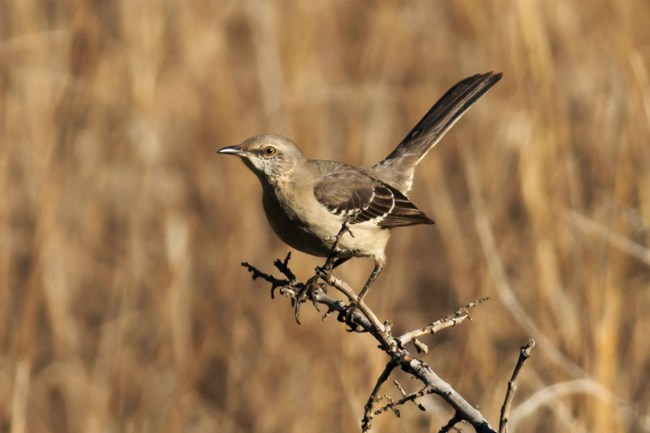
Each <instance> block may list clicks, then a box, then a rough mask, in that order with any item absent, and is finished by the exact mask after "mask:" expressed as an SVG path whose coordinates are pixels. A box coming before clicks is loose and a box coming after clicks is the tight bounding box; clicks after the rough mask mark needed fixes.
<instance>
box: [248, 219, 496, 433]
mask: <svg viewBox="0 0 650 433" xmlns="http://www.w3.org/2000/svg"><path fill="white" fill-rule="evenodd" d="M344 233H345V230H344V228H342V229H341V232H339V235H337V238H338V239H340V236H342V235H343V234H344ZM290 258H291V256H290V255H287V257H286V258H285V259H284V260H276V261H275V262H274V265H275V267H276V268H277V269H278V270H279V271H280V272H281V273H282V275H283V276H284V278H282V279H281V278H276V277H274V276H272V275H270V274H267V273H264V272H262V271H260V270H258V269H257V268H255V267H254V266H252V265H250V264H248V263H242V265H243V266H245V267H246V268H247V269H248V271H249V272H251V274H252V277H253V279H257V278H261V279H263V280H265V281H267V282H269V283H270V284H271V294H272V295H273V294H274V291H275V290H276V289H279V291H280V293H281V294H283V295H285V296H287V297H289V298H290V300H291V302H292V304H293V305H294V308H297V307H296V304H300V303H301V302H304V300H305V299H306V298H308V299H310V300H311V301H312V302H313V303H314V306H315V307H318V305H324V306H326V307H327V312H326V313H325V315H324V318H325V317H327V316H328V315H329V314H330V313H332V312H335V311H336V312H338V313H339V315H338V320H339V321H341V322H344V323H346V324H347V325H349V326H350V328H351V329H352V330H355V331H360V332H367V333H369V334H370V335H372V336H373V337H374V338H375V339H376V340H377V341H378V342H379V343H380V345H379V347H380V349H381V350H382V351H383V352H384V353H386V354H387V355H388V356H389V358H390V361H389V362H388V364H387V365H386V367H385V368H384V371H383V372H382V373H381V375H380V376H379V378H378V379H377V382H376V384H375V387H374V388H373V390H372V392H371V394H370V397H369V398H368V401H367V403H366V405H365V408H364V417H363V420H362V429H363V432H368V431H370V429H371V421H372V419H373V417H374V416H376V415H379V414H381V413H384V412H386V411H389V410H391V411H393V412H394V413H395V414H396V415H398V416H399V411H398V407H399V406H401V405H403V404H405V403H406V402H408V401H411V402H413V403H415V404H416V405H417V406H418V408H419V409H420V410H424V407H423V406H422V405H420V404H417V402H416V400H417V399H418V398H419V397H422V396H424V395H426V394H436V395H438V396H439V397H440V398H442V399H443V400H444V401H445V402H446V403H447V404H448V405H449V406H451V408H452V409H453V410H454V413H455V414H456V415H455V416H454V418H452V420H450V422H449V423H447V426H446V427H443V430H442V431H449V430H450V429H452V428H453V426H454V425H455V424H457V423H458V422H461V421H465V422H467V423H469V424H470V425H471V426H472V427H473V428H474V430H475V431H476V432H478V433H488V432H489V433H496V430H495V429H494V428H492V427H491V426H490V424H489V423H488V421H487V420H486V419H485V417H484V416H483V415H482V414H481V412H479V411H478V410H477V409H476V408H475V407H474V406H472V405H471V404H470V403H469V402H467V400H465V399H464V398H463V397H462V396H461V395H460V394H459V393H458V392H457V391H456V390H455V389H454V388H453V387H452V386H451V385H449V384H448V383H447V382H445V381H444V380H442V379H441V378H440V377H439V376H438V375H437V374H436V373H435V372H434V371H433V370H432V369H431V368H430V367H429V366H428V365H427V364H426V363H424V362H423V361H421V360H419V359H417V358H414V357H413V356H412V355H411V354H410V353H409V351H408V350H407V349H406V348H405V345H406V344H408V343H412V344H413V345H415V347H416V349H418V351H419V352H420V353H421V352H426V350H427V347H426V345H424V343H422V342H420V341H418V340H417V337H420V336H423V335H427V334H435V333H437V332H439V331H440V330H443V329H446V328H450V327H453V326H455V325H456V324H458V323H461V322H462V321H464V320H466V319H469V318H470V316H469V311H468V310H469V309H471V308H473V307H474V306H476V305H478V304H480V303H482V302H484V301H485V300H486V298H482V299H479V300H477V301H475V302H472V303H469V304H467V305H465V306H464V307H461V308H459V309H458V310H457V311H456V312H455V313H453V314H451V315H449V316H447V317H445V318H443V319H440V320H438V321H436V322H433V323H431V324H430V325H427V326H425V327H422V328H419V329H416V330H414V331H410V332H407V333H405V334H403V335H402V336H400V337H399V338H396V337H394V336H393V335H392V330H391V323H390V322H388V321H384V322H382V321H380V320H379V318H378V317H377V315H376V314H375V313H374V312H373V311H372V310H371V309H370V307H368V305H367V304H366V303H365V302H363V300H361V301H359V300H358V296H357V293H356V292H355V291H354V290H353V289H352V288H351V287H350V286H349V285H348V284H347V283H346V282H345V281H342V280H340V279H338V278H336V277H334V276H333V275H332V274H331V267H330V266H331V257H328V262H326V263H325V266H324V267H319V268H317V269H316V274H315V275H314V276H313V277H312V278H310V279H309V280H308V281H307V283H302V282H300V281H297V279H296V277H295V275H294V274H293V272H291V270H290V269H289V260H290ZM328 263H329V266H328ZM318 280H322V283H321V282H319V281H318ZM323 283H324V284H323ZM326 285H328V286H331V287H333V288H335V289H336V290H337V291H338V292H340V293H341V294H343V296H344V297H345V299H346V301H347V302H345V301H343V300H341V299H337V298H335V297H333V296H331V295H329V294H328V293H327V292H326V291H325V289H326ZM317 309H318V308H317ZM296 316H297V313H296ZM397 367H399V368H400V369H401V370H402V371H404V372H405V373H407V374H410V375H411V376H413V377H414V378H416V379H418V380H419V381H420V382H421V383H422V385H423V387H422V388H421V389H420V390H419V391H417V392H414V393H411V394H407V393H406V391H404V389H403V388H402V387H401V386H400V385H399V384H397V386H398V390H399V392H400V394H401V395H402V398H400V399H399V400H393V399H391V398H390V397H389V396H385V397H379V392H380V389H381V386H382V385H383V384H384V383H385V382H386V381H387V380H388V378H389V377H390V375H391V373H392V372H393V370H394V369H395V368H397ZM381 398H386V400H387V401H388V402H389V403H388V404H386V405H384V406H382V407H381V408H379V409H377V410H374V411H373V408H374V405H375V403H377V402H378V401H379V400H380V399H381ZM452 421H453V422H452ZM445 428H446V430H444V429H445Z"/></svg>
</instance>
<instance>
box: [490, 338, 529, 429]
mask: <svg viewBox="0 0 650 433" xmlns="http://www.w3.org/2000/svg"><path fill="white" fill-rule="evenodd" d="M533 347H535V340H533V339H531V340H529V341H528V343H526V344H525V345H524V346H522V347H521V350H520V351H519V359H517V364H515V369H514V371H513V372H512V377H511V378H510V381H508V390H507V391H506V398H505V400H504V402H503V406H501V417H500V418H499V433H507V432H508V420H509V418H510V408H511V406H512V399H513V398H514V396H515V391H517V379H518V377H519V372H520V371H521V368H522V367H523V366H524V362H526V360H527V359H528V358H529V357H530V352H531V351H532V350H533Z"/></svg>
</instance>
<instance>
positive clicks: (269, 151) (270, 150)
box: [262, 146, 277, 157]
mask: <svg viewBox="0 0 650 433" xmlns="http://www.w3.org/2000/svg"><path fill="white" fill-rule="evenodd" d="M276 152H277V149H276V148H275V147H273V146H266V147H265V148H264V149H262V154H263V155H264V156H266V157H271V156H273V155H275V154H276Z"/></svg>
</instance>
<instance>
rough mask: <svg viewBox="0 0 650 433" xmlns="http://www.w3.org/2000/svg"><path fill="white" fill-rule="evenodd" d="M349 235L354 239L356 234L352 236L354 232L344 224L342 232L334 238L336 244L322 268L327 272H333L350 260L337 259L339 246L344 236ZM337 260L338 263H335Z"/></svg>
mask: <svg viewBox="0 0 650 433" xmlns="http://www.w3.org/2000/svg"><path fill="white" fill-rule="evenodd" d="M346 232H347V233H349V234H350V236H352V237H354V234H352V231H350V228H349V227H348V223H347V222H344V223H343V224H342V225H341V230H339V232H338V233H337V234H336V237H335V238H334V243H333V244H332V249H330V253H329V254H328V255H327V260H326V261H325V265H324V266H323V267H322V268H321V269H322V270H324V271H325V272H328V273H329V272H331V271H332V269H334V268H335V267H337V266H338V265H340V264H341V263H343V262H345V261H346V260H348V258H338V259H337V258H336V253H337V251H338V248H339V244H340V243H341V239H343V235H344V234H345V233H346ZM335 259H336V261H335Z"/></svg>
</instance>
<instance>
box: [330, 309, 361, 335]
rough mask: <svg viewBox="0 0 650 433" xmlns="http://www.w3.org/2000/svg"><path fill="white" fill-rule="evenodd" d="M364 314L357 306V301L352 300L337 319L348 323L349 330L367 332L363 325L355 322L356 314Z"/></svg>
mask: <svg viewBox="0 0 650 433" xmlns="http://www.w3.org/2000/svg"><path fill="white" fill-rule="evenodd" d="M360 314H362V313H361V312H359V309H358V308H357V304H356V302H350V303H349V304H348V305H347V306H346V307H345V308H344V309H343V310H341V311H340V312H339V315H338V317H337V320H338V321H339V322H343V323H345V324H346V325H348V327H349V328H348V332H365V330H364V329H363V327H361V326H360V325H359V324H358V323H356V322H355V320H354V317H355V315H360Z"/></svg>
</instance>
